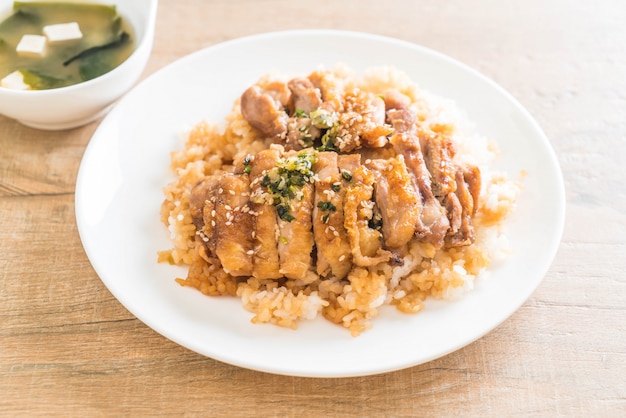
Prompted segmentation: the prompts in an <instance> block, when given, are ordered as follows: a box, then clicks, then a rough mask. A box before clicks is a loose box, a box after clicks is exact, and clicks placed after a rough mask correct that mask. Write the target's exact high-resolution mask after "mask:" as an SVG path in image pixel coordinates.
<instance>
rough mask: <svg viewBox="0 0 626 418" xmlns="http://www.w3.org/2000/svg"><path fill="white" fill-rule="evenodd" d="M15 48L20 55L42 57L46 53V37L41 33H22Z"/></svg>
mask: <svg viewBox="0 0 626 418" xmlns="http://www.w3.org/2000/svg"><path fill="white" fill-rule="evenodd" d="M15 50H16V51H17V53H18V55H21V56H25V57H43V55H44V54H45V53H46V37H45V36H41V35H24V36H22V39H20V42H19V43H18V44H17V48H15Z"/></svg>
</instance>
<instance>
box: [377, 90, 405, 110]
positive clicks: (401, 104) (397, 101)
mask: <svg viewBox="0 0 626 418" xmlns="http://www.w3.org/2000/svg"><path fill="white" fill-rule="evenodd" d="M383 100H384V101H385V109H387V111H389V110H406V109H408V108H409V106H410V104H411V99H409V98H408V97H407V96H405V95H404V94H402V93H400V92H399V91H397V90H393V89H390V90H387V91H386V92H385V93H384V94H383Z"/></svg>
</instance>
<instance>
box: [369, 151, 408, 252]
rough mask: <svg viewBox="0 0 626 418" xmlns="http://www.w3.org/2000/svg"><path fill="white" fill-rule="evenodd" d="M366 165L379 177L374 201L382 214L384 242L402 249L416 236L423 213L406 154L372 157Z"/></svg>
mask: <svg viewBox="0 0 626 418" xmlns="http://www.w3.org/2000/svg"><path fill="white" fill-rule="evenodd" d="M365 165H366V166H367V168H369V169H371V170H372V171H373V174H374V178H375V179H376V183H375V200H376V205H377V206H378V209H379V210H380V214H381V216H382V222H383V225H382V230H383V238H384V240H385V244H386V246H387V247H389V248H391V249H401V248H402V247H404V246H405V245H406V244H407V243H408V242H409V241H410V240H411V238H413V236H414V234H415V225H416V222H417V220H418V219H419V216H420V209H419V200H420V196H419V194H418V192H417V190H416V189H415V188H414V187H413V184H412V180H411V177H410V176H409V173H408V171H407V167H406V165H405V163H404V157H403V156H402V155H398V156H397V157H395V158H390V159H387V160H370V161H366V162H365Z"/></svg>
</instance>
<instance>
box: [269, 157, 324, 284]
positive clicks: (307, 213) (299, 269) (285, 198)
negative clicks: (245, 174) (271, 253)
mask: <svg viewBox="0 0 626 418" xmlns="http://www.w3.org/2000/svg"><path fill="white" fill-rule="evenodd" d="M314 152H315V151H313V150H312V149H310V150H303V151H300V152H295V151H291V152H286V153H285V154H284V155H283V157H282V158H281V159H280V160H279V161H278V163H277V166H276V168H275V169H272V170H271V171H270V172H268V173H267V175H265V176H264V179H263V183H262V186H263V187H264V188H265V190H266V191H267V194H268V199H270V201H271V202H272V203H273V204H274V205H275V206H276V219H277V224H278V233H277V237H276V239H277V241H278V258H279V263H280V273H281V274H282V275H283V276H286V277H287V278H290V279H297V280H304V281H305V283H308V282H309V280H310V279H312V280H314V279H315V277H313V276H314V274H312V271H311V269H312V251H313V245H314V241H313V229H312V228H313V226H312V220H311V216H312V212H313V194H314V193H313V183H312V177H313V171H312V170H311V166H312V164H313V157H312V154H313V153H314Z"/></svg>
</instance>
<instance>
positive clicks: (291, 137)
mask: <svg viewBox="0 0 626 418" xmlns="http://www.w3.org/2000/svg"><path fill="white" fill-rule="evenodd" d="M320 136H321V131H320V130H319V129H318V128H317V127H316V126H314V125H313V124H312V121H311V118H310V117H309V116H308V115H303V116H297V115H296V116H292V117H291V118H289V122H288V123H287V137H286V138H285V148H286V149H287V150H289V151H291V150H294V151H298V150H302V149H305V148H309V147H312V146H313V143H314V141H315V140H317V139H319V137H320Z"/></svg>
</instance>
